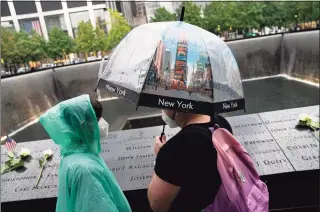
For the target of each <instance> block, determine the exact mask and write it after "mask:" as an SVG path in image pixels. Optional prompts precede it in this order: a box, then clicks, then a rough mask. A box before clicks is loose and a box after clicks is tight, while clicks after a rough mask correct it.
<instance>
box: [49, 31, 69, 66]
mask: <svg viewBox="0 0 320 212" xmlns="http://www.w3.org/2000/svg"><path fill="white" fill-rule="evenodd" d="M74 46H75V43H74V41H73V39H72V38H71V37H69V36H68V35H67V34H66V33H65V32H63V31H62V30H61V29H58V28H53V29H52V30H51V31H50V32H49V41H48V43H47V45H46V49H47V54H48V56H49V57H50V58H52V59H54V60H57V59H61V58H63V57H65V55H66V54H70V53H72V52H73V51H74Z"/></svg>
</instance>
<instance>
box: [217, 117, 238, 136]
mask: <svg viewBox="0 0 320 212" xmlns="http://www.w3.org/2000/svg"><path fill="white" fill-rule="evenodd" d="M213 118H214V119H215V121H216V124H218V125H219V127H222V128H225V129H226V130H228V131H229V132H230V133H231V134H233V132H232V127H231V125H230V124H229V122H228V121H227V119H225V118H224V117H223V116H220V115H214V116H213Z"/></svg>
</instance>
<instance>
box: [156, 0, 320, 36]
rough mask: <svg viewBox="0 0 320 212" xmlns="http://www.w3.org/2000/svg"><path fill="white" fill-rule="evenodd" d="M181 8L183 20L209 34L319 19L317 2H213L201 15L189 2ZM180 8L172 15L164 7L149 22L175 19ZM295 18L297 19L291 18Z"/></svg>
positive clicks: (197, 8)
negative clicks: (209, 32) (183, 9)
mask: <svg viewBox="0 0 320 212" xmlns="http://www.w3.org/2000/svg"><path fill="white" fill-rule="evenodd" d="M181 6H184V7H185V14H184V21H185V22H187V23H190V24H193V25H197V26H199V27H202V28H204V29H206V30H208V31H211V32H217V33H219V32H220V31H227V30H236V29H238V30H245V31H248V30H249V29H252V28H255V29H260V28H262V27H272V26H279V27H281V26H283V27H291V26H292V25H294V24H295V22H296V21H297V22H298V23H301V22H305V21H310V20H319V19H320V2H297V1H293V2H289V1H280V2H255V1H252V2H239V1H238V2H230V1H228V2H217V1H213V2H211V3H209V4H208V5H207V6H206V7H205V8H204V10H203V17H202V16H201V10H200V7H198V6H197V5H196V4H194V3H192V2H183V3H182V4H181ZM181 6H180V8H179V9H178V10H177V11H176V13H174V14H172V13H170V12H168V11H167V10H166V9H165V8H159V9H158V10H156V12H155V15H154V17H153V18H151V19H152V21H153V22H157V21H172V20H176V19H177V17H179V15H180V11H181ZM295 15H297V19H296V18H295Z"/></svg>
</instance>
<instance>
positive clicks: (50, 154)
mask: <svg viewBox="0 0 320 212" xmlns="http://www.w3.org/2000/svg"><path fill="white" fill-rule="evenodd" d="M52 154H53V153H52V150H51V149H47V150H45V151H43V156H44V157H46V158H47V159H49V158H51V156H52Z"/></svg>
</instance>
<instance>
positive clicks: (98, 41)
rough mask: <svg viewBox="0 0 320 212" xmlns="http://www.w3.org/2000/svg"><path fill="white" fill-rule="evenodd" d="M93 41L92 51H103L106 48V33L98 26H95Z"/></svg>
mask: <svg viewBox="0 0 320 212" xmlns="http://www.w3.org/2000/svg"><path fill="white" fill-rule="evenodd" d="M94 36H95V37H94V43H93V45H94V46H93V49H94V51H96V52H98V51H104V50H106V46H107V35H106V33H105V32H104V31H103V30H102V29H100V27H98V26H97V27H96V29H95V30H94Z"/></svg>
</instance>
